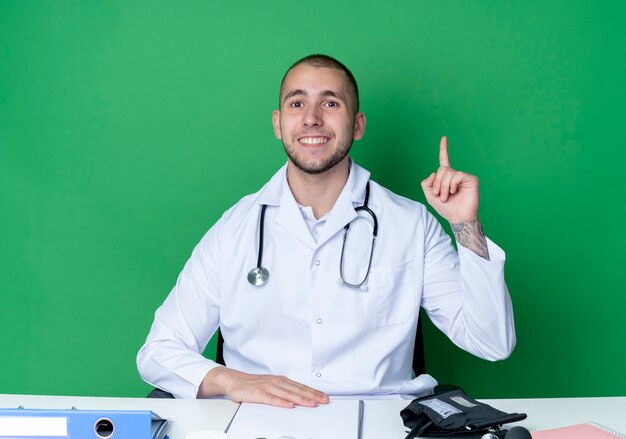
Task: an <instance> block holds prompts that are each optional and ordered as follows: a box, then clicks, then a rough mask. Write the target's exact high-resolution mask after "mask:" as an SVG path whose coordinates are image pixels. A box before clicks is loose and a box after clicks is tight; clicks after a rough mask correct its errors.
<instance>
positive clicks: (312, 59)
mask: <svg viewBox="0 0 626 439" xmlns="http://www.w3.org/2000/svg"><path fill="white" fill-rule="evenodd" d="M300 64H306V65H309V66H313V67H318V68H323V67H325V68H330V69H337V70H341V71H342V72H344V73H345V74H346V76H347V77H348V94H349V96H350V98H351V99H352V104H353V112H354V114H356V113H358V112H359V87H358V86H357V84H356V79H354V75H353V74H352V72H351V71H350V69H348V68H347V67H346V66H345V65H344V64H343V63H342V62H340V61H339V60H337V59H335V58H333V57H332V56H328V55H323V54H321V53H316V54H313V55H308V56H305V57H304V58H302V59H299V60H298V61H296V62H295V63H293V64H292V65H291V67H289V68H288V69H287V71H286V72H285V75H284V76H283V79H282V81H280V91H279V93H278V108H280V104H281V102H280V97H281V96H282V94H283V87H284V86H285V79H286V78H287V75H288V74H289V72H291V71H292V70H293V69H294V68H296V67H298V66H299V65H300Z"/></svg>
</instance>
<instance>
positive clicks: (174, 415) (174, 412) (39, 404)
mask: <svg viewBox="0 0 626 439" xmlns="http://www.w3.org/2000/svg"><path fill="white" fill-rule="evenodd" d="M19 406H23V407H24V408H47V409H68V408H71V407H76V408H77V409H83V410H117V409H119V410H152V411H153V412H155V413H156V414H158V415H159V416H161V417H162V418H165V419H167V420H168V425H167V426H166V427H165V428H166V430H165V432H166V433H167V434H168V435H169V437H170V439H185V436H186V434H187V433H189V432H191V431H196V430H220V431H224V430H226V427H227V426H228V424H229V422H230V420H231V419H232V418H233V415H234V414H235V412H236V411H237V408H238V407H239V404H237V403H234V402H232V401H228V400H223V399H221V400H220V399H199V400H193V399H148V398H101V397H87V396H38V395H0V407H2V408H16V407H19Z"/></svg>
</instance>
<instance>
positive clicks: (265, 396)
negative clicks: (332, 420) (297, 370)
mask: <svg viewBox="0 0 626 439" xmlns="http://www.w3.org/2000/svg"><path fill="white" fill-rule="evenodd" d="M217 395H226V396H227V397H228V398H229V399H230V400H232V401H235V402H254V403H260V404H268V405H273V406H276V407H285V408H293V407H295V406H296V405H300V406H305V407H317V406H318V404H327V403H328V395H326V394H325V393H323V392H320V391H319V390H316V389H313V388H311V387H308V386H305V385H304V384H300V383H297V382H295V381H293V380H290V379H289V378H287V377H284V376H277V375H258V374H257V375H253V374H247V373H243V372H239V371H237V370H233V369H228V368H226V367H222V366H219V367H216V368H214V369H211V370H210V371H209V373H207V374H206V376H205V377H204V380H202V384H200V390H199V391H198V397H199V398H206V397H211V396H217Z"/></svg>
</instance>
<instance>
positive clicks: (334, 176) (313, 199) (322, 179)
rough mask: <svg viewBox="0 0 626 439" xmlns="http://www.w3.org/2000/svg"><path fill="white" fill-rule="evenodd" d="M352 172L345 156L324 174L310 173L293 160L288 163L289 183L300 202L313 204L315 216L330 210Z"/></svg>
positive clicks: (317, 216)
mask: <svg viewBox="0 0 626 439" xmlns="http://www.w3.org/2000/svg"><path fill="white" fill-rule="evenodd" d="M349 174H350V159H349V158H348V157H346V158H344V159H343V160H342V161H341V162H340V163H338V164H337V165H336V166H334V167H333V168H332V169H329V170H328V171H326V172H324V173H322V174H308V173H306V172H304V171H302V170H300V169H298V168H297V167H296V166H295V165H294V164H293V163H292V162H291V161H289V162H288V163H287V183H288V184H289V188H290V189H291V192H292V193H293V196H294V198H295V199H296V201H297V202H298V204H300V205H302V206H311V209H312V210H313V215H315V218H321V217H323V216H324V215H326V214H327V213H328V212H330V209H332V207H333V206H334V205H335V201H337V198H339V195H340V194H341V191H342V190H343V187H344V186H345V185H346V181H348V175H349Z"/></svg>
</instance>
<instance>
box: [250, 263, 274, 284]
mask: <svg viewBox="0 0 626 439" xmlns="http://www.w3.org/2000/svg"><path fill="white" fill-rule="evenodd" d="M269 278H270V272H269V271H267V268H265V267H254V268H253V269H252V270H250V271H249V272H248V282H250V284H251V285H254V286H255V287H260V286H262V285H265V284H266V283H267V280H268V279H269Z"/></svg>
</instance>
